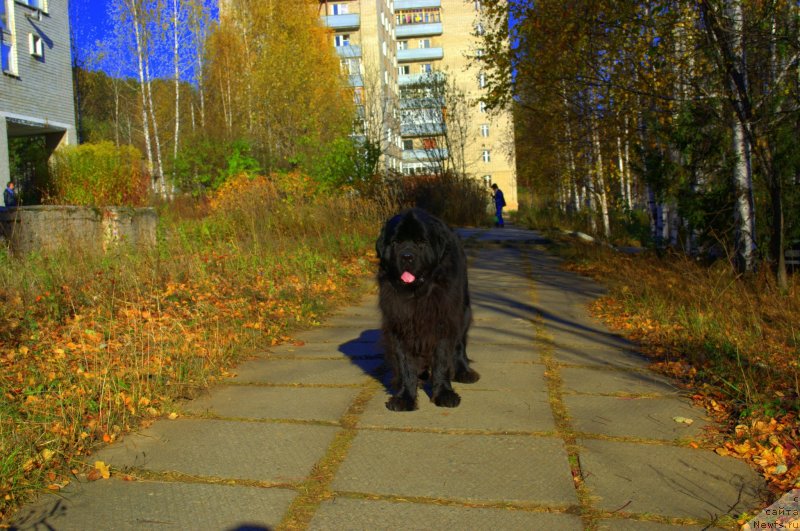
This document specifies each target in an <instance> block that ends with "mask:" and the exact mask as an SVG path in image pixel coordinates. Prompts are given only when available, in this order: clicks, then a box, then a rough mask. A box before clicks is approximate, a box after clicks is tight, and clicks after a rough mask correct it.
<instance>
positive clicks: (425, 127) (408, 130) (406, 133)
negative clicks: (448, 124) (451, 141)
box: [400, 122, 445, 138]
mask: <svg viewBox="0 0 800 531" xmlns="http://www.w3.org/2000/svg"><path fill="white" fill-rule="evenodd" d="M443 134H445V126H444V124H443V123H441V122H410V123H404V124H401V125H400V135H401V136H403V137H404V138H406V137H408V138H413V137H418V136H438V135H443Z"/></svg>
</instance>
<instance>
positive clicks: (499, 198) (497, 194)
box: [492, 184, 506, 228]
mask: <svg viewBox="0 0 800 531" xmlns="http://www.w3.org/2000/svg"><path fill="white" fill-rule="evenodd" d="M492 190H494V192H493V193H492V199H493V200H494V207H495V209H496V214H495V216H497V219H495V223H494V226H495V227H501V228H502V227H504V226H505V222H504V221H503V207H504V206H506V198H505V197H504V196H503V191H502V190H501V189H500V188H499V187H498V186H497V184H492Z"/></svg>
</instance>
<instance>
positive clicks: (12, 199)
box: [3, 181, 18, 208]
mask: <svg viewBox="0 0 800 531" xmlns="http://www.w3.org/2000/svg"><path fill="white" fill-rule="evenodd" d="M3 203H5V205H6V208H11V207H15V206H17V204H18V200H17V192H16V190H14V181H8V184H6V189H5V190H3Z"/></svg>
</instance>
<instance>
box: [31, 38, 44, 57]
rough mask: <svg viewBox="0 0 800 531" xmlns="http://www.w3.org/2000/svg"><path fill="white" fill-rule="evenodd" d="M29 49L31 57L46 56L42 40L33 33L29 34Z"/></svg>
mask: <svg viewBox="0 0 800 531" xmlns="http://www.w3.org/2000/svg"><path fill="white" fill-rule="evenodd" d="M28 47H29V48H30V51H31V55H32V56H34V57H39V58H41V57H42V56H43V55H44V47H43V45H42V38H41V37H39V36H38V35H34V34H33V33H29V34H28Z"/></svg>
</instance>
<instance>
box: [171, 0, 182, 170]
mask: <svg viewBox="0 0 800 531" xmlns="http://www.w3.org/2000/svg"><path fill="white" fill-rule="evenodd" d="M178 5H179V4H178V0H172V58H173V66H174V68H175V71H174V75H175V142H174V143H173V145H172V179H173V182H174V180H175V163H176V161H177V160H178V145H179V143H180V131H181V71H180V47H179V46H178V24H179V16H178V15H179V13H178Z"/></svg>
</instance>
